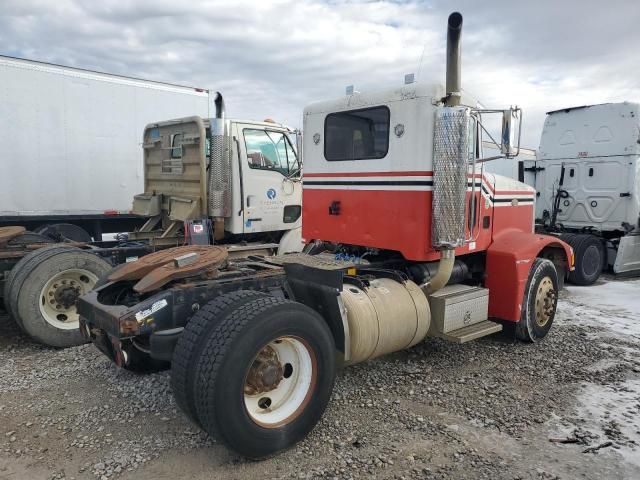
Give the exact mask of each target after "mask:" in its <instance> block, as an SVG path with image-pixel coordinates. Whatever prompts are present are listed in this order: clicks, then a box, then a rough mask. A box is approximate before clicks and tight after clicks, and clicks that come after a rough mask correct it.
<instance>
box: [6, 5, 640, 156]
mask: <svg viewBox="0 0 640 480" xmlns="http://www.w3.org/2000/svg"><path fill="white" fill-rule="evenodd" d="M1 7H2V8H0V53H3V54H6V55H13V56H18V57H25V58H29V59H35V60H42V61H47V62H53V63H60V64H64V65H71V66H77V67H82V68H88V69H94V70H100V71H105V72H109V73H118V74H123V75H131V76H136V77H142V78H148V79H153V80H160V81H167V82H175V83H182V84H187V85H193V86H198V87H204V88H210V89H212V90H220V91H221V92H223V94H224V96H225V101H226V105H227V111H228V112H229V114H230V115H231V116H233V117H243V118H252V119H263V118H266V117H271V118H274V119H275V120H277V121H281V122H284V123H288V124H290V125H295V126H300V124H301V117H302V109H303V108H304V106H305V105H306V104H308V103H310V102H312V101H315V100H323V99H330V98H333V97H337V96H339V95H343V94H344V89H345V86H346V85H349V84H353V85H355V86H356V88H357V89H358V90H360V91H366V90H373V89H378V88H384V87H393V86H397V85H399V84H402V82H403V77H404V74H405V73H410V72H413V73H415V74H416V75H418V80H419V81H421V82H440V83H443V82H444V51H445V38H446V31H445V27H446V18H447V15H448V14H449V13H450V12H451V11H453V10H454V9H457V10H459V11H460V12H461V13H462V14H463V16H464V27H463V39H462V42H463V43H462V44H463V63H462V65H463V69H462V84H463V87H464V88H465V90H467V91H469V92H471V93H472V94H473V95H475V96H476V97H477V98H479V99H480V100H481V101H482V102H483V103H484V104H485V105H486V106H491V107H504V106H509V105H511V104H518V105H520V106H522V107H523V108H524V112H525V115H524V122H525V123H524V127H525V131H524V143H525V145H526V146H528V147H532V148H537V146H538V140H539V135H540V130H541V127H542V122H543V121H544V112H545V111H548V110H553V109H558V108H562V107H567V106H575V105H583V104H589V103H602V102H608V101H622V100H630V101H640V53H639V52H640V4H639V3H638V2H637V1H634V0H628V1H619V0H606V1H604V0H603V1H594V0H588V1H587V0H584V1H580V0H567V1H561V0H555V1H548V0H537V1H516V0H510V1H490V0H485V1H473V0H469V1H444V0H442V1H440V0H434V1H416V2H413V1H365V0H360V1H355V0H354V1H347V0H329V1H320V0H297V1H296V0H292V1H289V0H273V1H267V0H263V1H245V0H237V1H216V0H211V1H209V0H202V1H197V0H190V1H188V2H187V1H183V2H181V1H177V0H149V1H148V0H87V1H79V0H76V1H74V0H55V1H50V0H2V2H1ZM421 58H422V63H421V64H420V59H421Z"/></svg>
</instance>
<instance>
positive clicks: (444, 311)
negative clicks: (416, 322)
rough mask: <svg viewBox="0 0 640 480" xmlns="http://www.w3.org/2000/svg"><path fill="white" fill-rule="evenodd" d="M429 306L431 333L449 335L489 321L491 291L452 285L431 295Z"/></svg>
mask: <svg viewBox="0 0 640 480" xmlns="http://www.w3.org/2000/svg"><path fill="white" fill-rule="evenodd" d="M429 306H430V307H431V328H430V329H429V330H430V332H429V333H430V334H432V335H436V334H442V333H449V332H452V331H455V330H458V329H460V328H463V327H467V326H469V325H474V324H476V323H479V322H483V321H485V320H487V318H488V311H489V290H488V289H487V288H481V287H470V286H468V285H450V286H447V287H444V288H443V289H441V290H438V291H437V292H435V293H434V294H432V295H429Z"/></svg>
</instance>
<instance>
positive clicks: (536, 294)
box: [516, 258, 558, 342]
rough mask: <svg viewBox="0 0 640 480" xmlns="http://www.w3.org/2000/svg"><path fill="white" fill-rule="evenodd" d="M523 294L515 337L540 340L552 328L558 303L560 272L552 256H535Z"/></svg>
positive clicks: (531, 340) (534, 340) (524, 339)
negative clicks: (549, 258) (547, 257)
mask: <svg viewBox="0 0 640 480" xmlns="http://www.w3.org/2000/svg"><path fill="white" fill-rule="evenodd" d="M524 295H525V296H524V301H523V302H522V303H523V308H522V313H521V316H520V321H519V322H518V323H517V324H516V337H518V338H519V339H520V340H522V341H525V342H537V341H539V340H542V339H543V338H544V337H545V336H546V335H547V333H549V330H551V326H552V325H553V320H554V319H555V315H556V308H557V306H558V272H557V270H556V267H555V265H554V264H553V262H551V260H547V259H544V258H536V259H535V260H534V262H533V265H532V266H531V270H530V271H529V278H528V279H527V285H526V287H525V290H524Z"/></svg>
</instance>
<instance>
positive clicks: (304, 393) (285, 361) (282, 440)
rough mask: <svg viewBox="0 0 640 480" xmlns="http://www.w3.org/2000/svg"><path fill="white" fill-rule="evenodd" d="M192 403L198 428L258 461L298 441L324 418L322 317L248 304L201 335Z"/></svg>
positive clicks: (329, 363)
mask: <svg viewBox="0 0 640 480" xmlns="http://www.w3.org/2000/svg"><path fill="white" fill-rule="evenodd" d="M197 361H198V366H197V367H196V369H197V372H198V374H197V378H196V379H195V385H194V394H195V395H194V397H195V403H196V409H197V415H198V418H199V420H200V423H201V425H202V427H203V428H204V429H205V430H206V431H207V432H208V433H209V434H210V435H212V436H215V437H217V438H219V439H220V440H221V441H222V442H223V443H224V444H226V445H227V446H228V447H229V448H231V449H232V450H235V451H236V452H238V453H240V454H241V455H244V456H246V457H250V458H260V457H264V456H267V455H270V454H273V453H275V452H278V451H280V450H283V449H286V448H288V447H290V446H292V445H294V444H295V443H297V442H298V441H300V440H302V439H303V438H304V437H305V436H306V435H307V433H309V432H310V431H311V430H312V429H313V427H314V426H315V424H316V423H317V422H318V420H319V419H320V417H321V416H322V413H323V412H324V410H325V408H326V406H327V403H328V402H329V398H330V396H331V391H332V390H333V383H334V378H335V345H334V341H333V337H332V335H331V332H330V330H329V328H328V326H327V324H326V323H325V321H324V320H323V319H322V317H321V316H320V315H319V314H318V313H316V312H314V311H313V310H311V309H310V308H308V307H306V306H305V305H302V304H300V303H296V302H292V301H289V300H284V299H279V298H275V297H270V296H268V297H263V298H257V299H253V300H251V299H249V301H247V302H246V303H244V304H243V305H241V306H239V307H238V308H236V309H235V310H234V311H232V312H231V313H230V314H229V315H228V316H227V317H226V318H225V319H224V320H222V321H221V322H220V323H219V324H218V325H217V326H216V327H215V328H214V329H212V331H211V332H209V335H208V336H207V341H206V345H205V346H204V348H203V349H202V352H201V354H200V356H199V358H198V359H197Z"/></svg>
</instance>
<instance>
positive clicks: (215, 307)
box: [171, 290, 267, 427]
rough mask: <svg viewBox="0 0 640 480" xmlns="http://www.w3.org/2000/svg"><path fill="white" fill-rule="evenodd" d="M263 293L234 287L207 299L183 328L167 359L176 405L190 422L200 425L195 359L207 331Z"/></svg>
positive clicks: (200, 349) (203, 342) (199, 352)
mask: <svg viewBox="0 0 640 480" xmlns="http://www.w3.org/2000/svg"><path fill="white" fill-rule="evenodd" d="M266 296H267V294H266V293H263V292H258V291H253V290H238V291H237V292H232V293H227V294H225V295H221V296H219V297H218V298H216V299H214V300H211V301H210V302H208V303H207V304H205V305H204V306H203V307H201V308H200V310H198V311H197V312H196V313H195V314H194V315H193V316H192V317H191V319H190V320H189V322H188V323H187V325H186V326H185V327H184V331H183V332H182V335H181V336H180V339H179V340H178V343H177V345H176V348H175V350H174V351H173V358H172V360H171V389H172V390H173V397H174V399H175V401H176V404H177V405H178V407H179V408H180V410H182V412H184V414H185V415H186V416H187V418H188V419H189V420H191V422H193V423H194V424H196V425H197V426H198V427H201V425H200V420H199V419H198V413H197V411H196V405H195V401H194V384H195V378H196V377H197V368H196V367H197V359H198V358H199V357H200V354H201V352H202V349H203V348H204V345H205V343H206V338H207V336H208V334H209V332H210V331H211V330H212V329H213V328H214V327H215V326H216V325H218V324H219V323H220V322H221V321H222V320H223V319H224V318H225V317H226V316H227V315H228V314H229V313H230V312H232V311H233V310H235V309H236V308H238V307H239V306H241V305H243V304H245V303H248V302H250V301H251V300H254V299H256V298H259V297H266Z"/></svg>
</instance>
